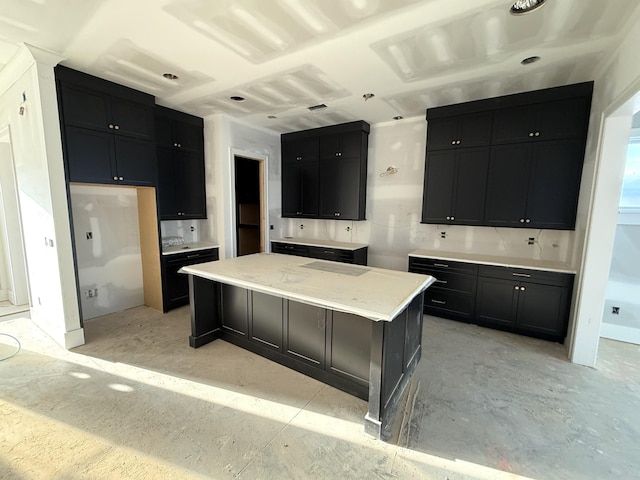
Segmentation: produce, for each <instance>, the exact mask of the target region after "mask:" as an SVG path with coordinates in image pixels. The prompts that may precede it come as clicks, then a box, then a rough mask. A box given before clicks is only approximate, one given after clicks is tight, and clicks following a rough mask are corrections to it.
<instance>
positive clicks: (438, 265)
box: [409, 257, 478, 275]
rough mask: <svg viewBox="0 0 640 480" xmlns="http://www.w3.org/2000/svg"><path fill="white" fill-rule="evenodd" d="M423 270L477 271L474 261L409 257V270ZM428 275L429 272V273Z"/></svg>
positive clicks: (420, 271) (473, 272)
mask: <svg viewBox="0 0 640 480" xmlns="http://www.w3.org/2000/svg"><path fill="white" fill-rule="evenodd" d="M425 270H435V271H441V272H444V271H453V272H458V273H468V274H471V275H475V274H477V273H478V265H476V264H475V263H465V262H452V261H449V260H440V259H437V258H422V257H409V271H410V272H415V273H425ZM429 275H430V274H429Z"/></svg>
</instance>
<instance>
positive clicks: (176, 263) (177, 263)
mask: <svg viewBox="0 0 640 480" xmlns="http://www.w3.org/2000/svg"><path fill="white" fill-rule="evenodd" d="M215 260H218V249H217V248H208V249H204V250H195V251H189V250H187V251H185V253H173V254H170V255H162V259H161V267H162V302H163V309H164V311H165V312H168V311H169V310H172V309H174V308H177V307H180V306H182V305H187V304H188V303H189V276H188V275H184V274H182V273H178V270H180V269H181V268H182V267H184V266H187V265H194V264H197V263H204V262H213V261H215Z"/></svg>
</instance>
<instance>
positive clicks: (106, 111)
mask: <svg viewBox="0 0 640 480" xmlns="http://www.w3.org/2000/svg"><path fill="white" fill-rule="evenodd" d="M61 94H62V111H63V115H64V123H65V124H66V125H71V126H74V127H82V128H90V129H92V130H98V131H101V132H112V131H113V128H112V127H113V123H112V121H111V111H110V103H109V99H108V97H107V95H105V94H102V93H99V92H95V91H92V90H86V89H84V88H82V87H76V86H75V85H67V84H63V85H62V86H61ZM109 125H111V128H110V127H109Z"/></svg>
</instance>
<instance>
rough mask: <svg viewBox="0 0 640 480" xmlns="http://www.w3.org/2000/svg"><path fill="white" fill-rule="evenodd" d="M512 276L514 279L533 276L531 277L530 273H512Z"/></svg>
mask: <svg viewBox="0 0 640 480" xmlns="http://www.w3.org/2000/svg"><path fill="white" fill-rule="evenodd" d="M511 275H513V276H514V277H524V278H531V275H529V274H528V273H512V274H511Z"/></svg>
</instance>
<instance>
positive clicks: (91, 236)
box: [87, 232, 93, 240]
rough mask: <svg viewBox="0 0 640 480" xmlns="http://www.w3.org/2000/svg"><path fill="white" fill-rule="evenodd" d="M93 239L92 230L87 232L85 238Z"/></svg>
mask: <svg viewBox="0 0 640 480" xmlns="http://www.w3.org/2000/svg"><path fill="white" fill-rule="evenodd" d="M91 239H93V232H87V240H91Z"/></svg>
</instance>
